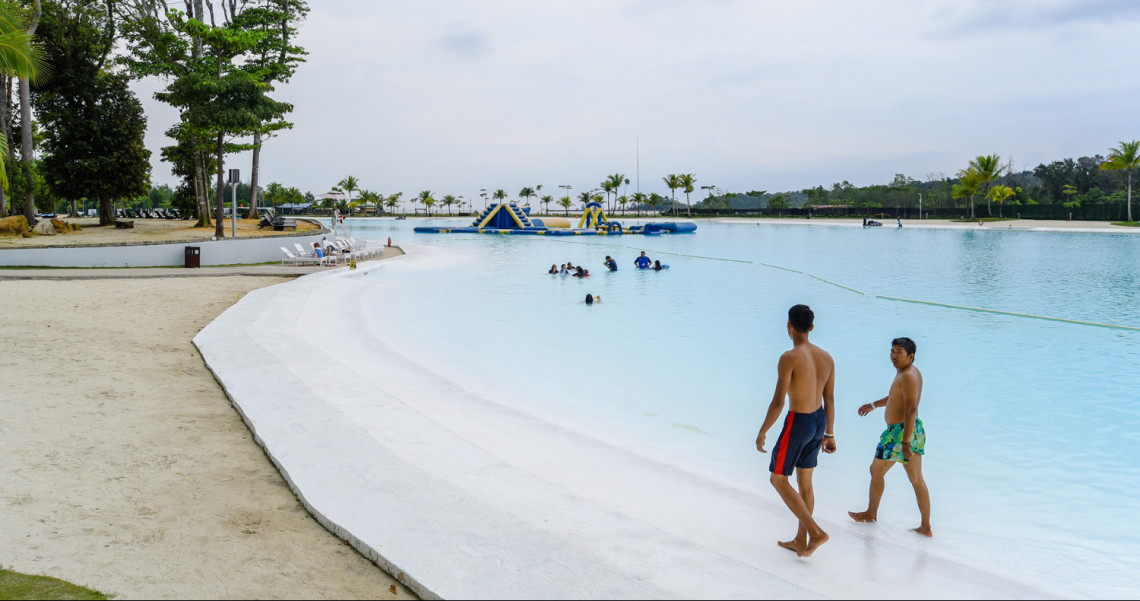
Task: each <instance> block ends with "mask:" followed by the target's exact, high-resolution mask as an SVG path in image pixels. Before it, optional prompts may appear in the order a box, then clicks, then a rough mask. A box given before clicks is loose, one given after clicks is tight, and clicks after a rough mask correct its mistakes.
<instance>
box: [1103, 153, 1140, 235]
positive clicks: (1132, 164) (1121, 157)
mask: <svg viewBox="0 0 1140 601" xmlns="http://www.w3.org/2000/svg"><path fill="white" fill-rule="evenodd" d="M1136 167H1140V141H1137V140H1133V141H1131V142H1121V143H1120V146H1118V147H1116V148H1112V149H1110V150H1109V151H1108V160H1107V161H1105V162H1103V163H1101V164H1100V168H1101V169H1105V170H1108V171H1127V172H1128V203H1127V204H1128V221H1132V170H1133V169H1135V168H1136Z"/></svg>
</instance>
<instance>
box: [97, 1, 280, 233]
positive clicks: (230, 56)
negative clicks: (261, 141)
mask: <svg viewBox="0 0 1140 601" xmlns="http://www.w3.org/2000/svg"><path fill="white" fill-rule="evenodd" d="M219 6H220V11H219V12H220V13H221V14H220V17H219V15H217V14H216V13H215V10H214V0H185V8H186V11H185V12H182V11H177V10H168V9H167V6H166V1H165V0H120V2H119V3H118V4H116V7H117V9H118V11H119V14H120V15H121V16H122V21H123V25H124V28H123V29H124V32H125V41H126V44H127V50H128V53H127V55H126V56H125V57H124V59H123V62H124V63H125V64H126V65H128V66H129V67H130V68H131V69H132V71H133V72H134V73H135V74H138V75H157V76H160V77H165V78H167V79H172V80H173V81H172V82H171V83H170V84H169V85H168V86H167V88H166V90H164V91H163V92H161V93H158V94H156V95H155V97H156V98H158V99H159V100H161V101H163V102H167V103H169V104H171V105H172V106H175V107H176V108H178V109H179V111H180V112H181V123H180V126H181V128H180V129H179V130H178V134H179V137H178V138H176V141H177V142H178V145H179V146H182V147H183V150H182V151H180V152H185V153H189V154H190V155H191V156H193V158H194V176H193V181H194V193H195V197H196V198H197V200H198V205H199V209H200V210H199V213H200V214H199V222H198V223H199V225H202V226H208V225H209V223H210V218H209V211H208V210H206V207H207V206H208V190H209V186H210V183H209V176H210V175H211V174H210V173H209V171H208V167H209V166H210V165H209V163H210V159H211V158H213V160H214V161H215V162H216V173H217V180H216V181H217V189H216V194H215V206H214V213H215V216H216V219H217V223H216V224H215V226H216V230H215V235H217V236H219V237H222V236H224V235H225V231H224V228H223V224H222V222H221V221H222V219H221V218H222V212H223V209H222V203H223V189H224V182H223V172H224V171H225V169H224V167H225V154H226V153H227V152H236V151H240V150H248V149H250V146H249V145H248V144H244V145H243V144H237V143H235V142H233V141H232V140H233V139H234V138H237V137H240V136H243V135H251V134H252V133H253V131H254V130H256V129H257V128H258V127H260V126H261V124H264V123H267V122H271V121H274V120H275V119H279V118H280V117H281V116H282V115H284V114H285V113H287V112H288V111H289V110H291V108H292V107H291V106H290V105H289V104H286V103H282V102H277V101H275V100H272V99H271V98H269V97H268V96H267V93H268V92H269V91H272V86H271V85H269V84H266V83H264V82H262V81H261V80H260V79H259V78H258V77H256V76H255V75H254V74H251V73H250V72H247V71H245V70H243V68H242V65H244V64H245V61H246V60H247V59H248V54H249V53H250V52H251V51H252V50H253V49H255V48H256V47H257V46H258V44H259V42H261V41H262V40H263V39H264V38H265V37H266V34H264V33H262V32H259V31H249V30H243V29H242V28H241V26H240V25H239V24H235V22H234V20H235V17H237V16H238V15H237V13H238V11H239V10H241V9H244V8H247V7H248V6H249V3H248V2H242V3H241V4H240V5H239V3H238V2H237V0H219ZM219 23H220V24H219ZM164 156H165V153H164Z"/></svg>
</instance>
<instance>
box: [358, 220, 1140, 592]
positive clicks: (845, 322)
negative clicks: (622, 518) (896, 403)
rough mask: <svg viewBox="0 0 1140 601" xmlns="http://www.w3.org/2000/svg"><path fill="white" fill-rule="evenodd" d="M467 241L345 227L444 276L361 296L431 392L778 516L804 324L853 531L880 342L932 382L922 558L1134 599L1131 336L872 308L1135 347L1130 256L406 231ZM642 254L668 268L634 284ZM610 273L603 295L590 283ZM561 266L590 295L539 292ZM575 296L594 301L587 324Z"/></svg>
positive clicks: (821, 237) (1062, 236)
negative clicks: (703, 483)
mask: <svg viewBox="0 0 1140 601" xmlns="http://www.w3.org/2000/svg"><path fill="white" fill-rule="evenodd" d="M466 221H467V220H433V221H431V222H427V221H424V220H418V221H394V220H387V219H382V220H350V223H349V228H350V231H351V232H352V233H354V234H355V235H357V236H359V237H364V238H373V239H379V240H384V239H386V238H387V237H389V236H391V238H392V239H393V242H394V243H395V244H397V245H398V244H402V243H415V244H424V245H430V246H432V247H434V248H435V249H438V250H439V252H442V253H444V254H445V256H446V260H445V261H441V262H438V264H436V265H435V266H433V267H426V268H424V269H422V270H419V271H414V272H407V271H397V270H380V271H379V272H376V273H372V274H365V275H364V277H366V278H368V279H375V280H377V281H378V282H379V281H383V282H384V283H385V284H386V285H385V286H383V287H377V288H376V289H375V290H374V291H373V292H371V293H370V294H373V295H375V298H374V299H373V301H374V302H371V303H369V306H372V307H374V308H375V309H374V310H373V311H372V312H371V314H370V315H368V316H366V317H367V321H368V323H369V324H370V327H371V329H372V334H373V335H377V336H382V337H384V339H385V340H387V341H388V342H390V343H391V344H393V345H394V346H395V347H397V348H399V349H400V351H401V352H402V353H404V354H405V355H407V356H409V357H411V358H413V359H415V360H416V361H417V362H419V363H421V364H423V365H426V366H430V367H431V368H432V369H433V370H434V371H436V372H437V373H438V374H440V376H441V377H444V378H448V379H450V380H453V381H456V382H461V383H462V384H463V385H464V386H465V387H467V388H468V389H470V390H472V391H474V392H476V393H478V394H480V395H482V396H484V397H485V398H488V399H493V400H495V401H496V402H499V403H502V404H504V405H508V406H510V407H513V408H516V409H520V410H522V411H526V412H528V413H530V414H533V415H536V416H539V417H541V418H543V419H548V420H552V421H556V422H557V423H560V424H562V425H565V426H566V427H568V428H570V429H572V430H576V431H579V432H581V433H583V434H584V435H588V436H592V437H595V438H597V439H598V440H599V441H602V442H605V443H608V444H614V445H618V446H620V447H622V448H626V449H631V450H633V451H635V452H637V453H640V454H642V455H644V456H647V457H651V458H654V459H656V460H659V461H662V462H666V463H668V464H669V465H672V466H675V467H677V468H679V469H682V470H686V471H689V472H691V473H695V474H700V475H701V476H702V477H707V478H713V479H716V480H718V481H721V482H723V483H726V484H729V485H731V486H737V487H740V488H743V489H747V490H754V491H756V492H757V494H763V495H773V494H774V493H772V492H771V491H770V489H768V484H767V460H768V457H767V456H766V455H760V454H759V453H757V452H756V451H755V447H754V439H755V436H756V430H757V428H758V426H759V424H760V422H761V421H762V419H763V416H764V412H765V410H766V409H767V406H768V403H769V401H770V400H771V395H772V389H773V386H774V382H775V365H776V359H777V358H778V356H779V354H780V353H781V352H783V351H784V350H786V349H787V348H789V347H790V341H789V340H788V338H787V334H786V331H785V326H784V324H785V322H786V316H787V309H788V307H789V306H791V305H793V304H796V303H806V304H808V305H810V306H811V307H812V308H813V309H814V311H815V313H816V329H815V332H814V333H813V334H812V339H813V341H814V342H816V343H817V344H819V345H820V346H822V347H824V348H825V349H827V350H829V351H830V352H831V353H832V355H833V356H834V357H835V359H836V364H837V380H836V396H837V405H838V418H837V426H836V431H837V436H838V441H839V452H838V453H836V454H835V455H833V456H828V457H825V458H823V459H822V460H821V466H820V469H818V470H817V476H816V478H817V480H816V482H817V484H816V486H817V490H818V493H817V494H818V497H819V505H818V507H817V510H816V513H817V516H820V518H821V520H824V521H825V523H826V522H828V521H830V522H831V523H835V524H839V523H842V522H843V520H846V519H847V518H846V513H845V512H846V511H847V510H861V509H863V508H865V505H866V494H867V483H868V476H867V472H866V470H867V466H868V465H869V463H870V461H871V456H872V453H873V451H874V446H875V443H876V441H877V439H878V435H879V433H880V432H881V430H882V428H883V422H882V413H881V412H876V413H874V414H872V415H871V416H869V417H867V418H860V417H858V416H857V414H856V408H857V407H858V406H859V405H860V404H862V403H865V402H868V401H870V400H873V399H877V398H880V397H882V396H884V395H885V394H886V391H887V387H888V386H889V384H890V382H891V378H892V377H893V375H894V368H893V367H892V366H891V364H890V362H889V360H888V351H889V345H890V341H891V339H892V338H894V337H897V336H909V337H911V338H913V339H914V340H915V341H916V342H917V345H918V353H917V360H916V364H917V365H918V366H919V368H920V369H922V371H923V374H924V376H925V390H924V394H923V401H922V409H921V416H922V418H923V420H924V422H925V423H926V429H927V433H928V446H927V455H926V460H925V463H924V468H925V473H926V477H927V481H928V484H929V486H930V489H931V495H932V499H933V511H934V515H933V524H934V529H935V532H936V534H937V536H938V538H937V539H936V541H937V545H936V546H935V547H932V548H934V549H938V550H939V551H938V552H941V553H945V554H947V555H952V556H954V557H955V558H956V559H959V560H963V561H968V562H971V563H973V564H975V565H978V566H982V567H986V568H988V569H993V570H1000V571H1006V572H1015V573H1017V574H1020V575H1022V576H1023V577H1025V578H1029V579H1033V580H1035V581H1037V583H1038V584H1039V585H1041V586H1043V587H1045V589H1046V590H1055V591H1057V593H1058V594H1061V595H1066V594H1072V595H1077V596H1086V595H1087V596H1094V597H1095V596H1120V595H1123V594H1125V592H1126V591H1130V590H1131V589H1132V587H1133V586H1134V585H1135V584H1136V581H1137V579H1136V577H1135V574H1137V573H1140V545H1138V544H1137V543H1136V542H1135V540H1134V537H1135V533H1136V525H1137V523H1138V521H1137V518H1136V515H1137V513H1138V510H1140V501H1138V500H1137V497H1136V495H1135V494H1134V486H1135V484H1134V483H1136V482H1137V481H1140V469H1138V467H1137V465H1138V462H1137V459H1136V458H1137V455H1138V453H1140V400H1138V394H1137V391H1138V389H1140V374H1138V368H1140V331H1138V330H1137V329H1126V328H1111V327H1096V326H1090V325H1081V324H1076V323H1067V322H1061V321H1050V320H1042V319H1035V318H1029V317H1020V316H1013V315H1004V314H997V313H987V312H977V311H966V310H960V309H953V308H946V307H940V306H930V305H922V304H913V303H906V302H899V301H894V300H888V299H884V298H881V297H883V296H890V297H900V298H907V299H916V300H924V301H933V302H939V303H946V304H953V305H962V306H968V307H979V308H987V309H993V310H997V311H1007V312H1016V313H1026V314H1034V315H1040V316H1051V317H1057V318H1063V319H1070V320H1078V321H1090V322H1099V323H1107V324H1116V325H1120V326H1126V327H1130V328H1140V302H1137V301H1138V300H1140V262H1138V261H1137V260H1136V259H1137V257H1140V236H1136V235H1126V234H1118V235H1112V234H1088V233H1052V232H1019V231H998V230H996V229H984V230H977V231H974V230H966V231H963V230H952V229H946V230H938V229H919V228H903V229H901V230H900V229H898V228H876V229H867V230H864V229H863V228H860V227H843V226H838V225H837V226H822V227H821V226H814V227H805V226H796V225H774V224H760V225H756V224H744V223H732V224H727V223H701V224H700V225H699V229H698V231H697V232H696V233H695V234H692V235H676V236H658V237H643V236H619V237H574V238H572V239H567V238H559V239H553V238H551V239H547V238H540V237H530V236H525V237H524V236H490V235H430V234H413V233H412V232H411V228H412V227H413V226H416V225H429V224H430V225H447V224H450V225H456V224H457V223H459V222H462V223H464V224H465V223H466ZM623 221H633V220H623ZM641 250H645V251H646V252H647V254H648V255H649V256H650V257H651V258H654V259H661V261H662V263H664V264H668V265H670V269H669V270H666V271H663V272H641V271H636V270H634V269H633V260H634V257H635V256H637V254H638V252H639V251H641ZM605 255H612V256H613V257H614V258H615V259H617V260H618V263H619V265H620V269H619V271H618V272H616V273H608V272H606V271H605V270H604V268H603V267H602V261H603V257H604V256H605ZM567 260H569V261H572V262H573V263H574V264H575V265H584V266H586V267H587V268H588V269H590V271H591V274H592V276H591V277H590V278H587V279H585V280H581V281H580V280H578V279H576V278H571V277H564V276H550V275H547V274H546V273H545V272H546V271H547V270H548V269H549V268H550V266H551V264H552V263H554V264H561V263H565V262H566V261H567ZM809 274H811V275H809ZM812 276H816V277H812ZM836 284H839V285H836ZM852 289H854V290H852ZM586 293H592V294H594V295H595V296H597V295H601V297H602V302H601V303H600V304H597V305H594V306H592V307H587V306H585V305H584V304H583V303H582V299H583V298H584V297H585V295H586ZM864 293H866V294H864ZM775 435H776V432H770V433H769V438H770V439H771V438H773V437H774V436H775ZM599 469H602V470H604V466H600V467H599ZM789 519H790V518H789ZM917 523H918V512H917V509H916V507H915V503H914V497H913V493H912V492H911V489H910V487H909V484H908V483H907V481H906V478H905V476H904V475H903V472H902V470H901V469H900V470H894V471H893V472H892V473H891V474H889V477H888V484H887V492H886V495H885V498H884V502H883V506H882V509H881V512H880V526H881V527H883V528H895V529H898V530H899V531H900V534H899V536H900V537H902V536H903V534H901V532H902V530H903V528H905V527H913V526H915V525H917ZM1077 582H1080V583H1082V584H1080V585H1079V588H1070V587H1078V585H1077V584H1075V583H1077Z"/></svg>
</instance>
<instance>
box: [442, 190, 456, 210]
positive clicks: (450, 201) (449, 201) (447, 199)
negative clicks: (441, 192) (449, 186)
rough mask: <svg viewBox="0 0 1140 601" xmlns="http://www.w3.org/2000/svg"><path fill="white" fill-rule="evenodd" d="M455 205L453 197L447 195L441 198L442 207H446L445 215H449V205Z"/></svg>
mask: <svg viewBox="0 0 1140 601" xmlns="http://www.w3.org/2000/svg"><path fill="white" fill-rule="evenodd" d="M453 204H455V196H454V195H452V194H448V195H447V196H444V197H443V206H445V207H447V214H448V215H451V205H453Z"/></svg>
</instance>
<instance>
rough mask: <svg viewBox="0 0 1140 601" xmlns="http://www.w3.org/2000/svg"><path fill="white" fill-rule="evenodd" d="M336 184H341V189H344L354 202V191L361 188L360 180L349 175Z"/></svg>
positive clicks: (349, 198)
mask: <svg viewBox="0 0 1140 601" xmlns="http://www.w3.org/2000/svg"><path fill="white" fill-rule="evenodd" d="M336 185H337V186H339V187H340V189H341V190H344V193H345V194H347V195H348V199H347V200H348V201H349V202H352V193H353V192H356V191H357V190H359V189H360V180H358V179H356V178H355V177H353V176H351V175H349V176H348V177H345V178H344V179H342V180H340V181H339V182H337V184H336Z"/></svg>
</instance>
